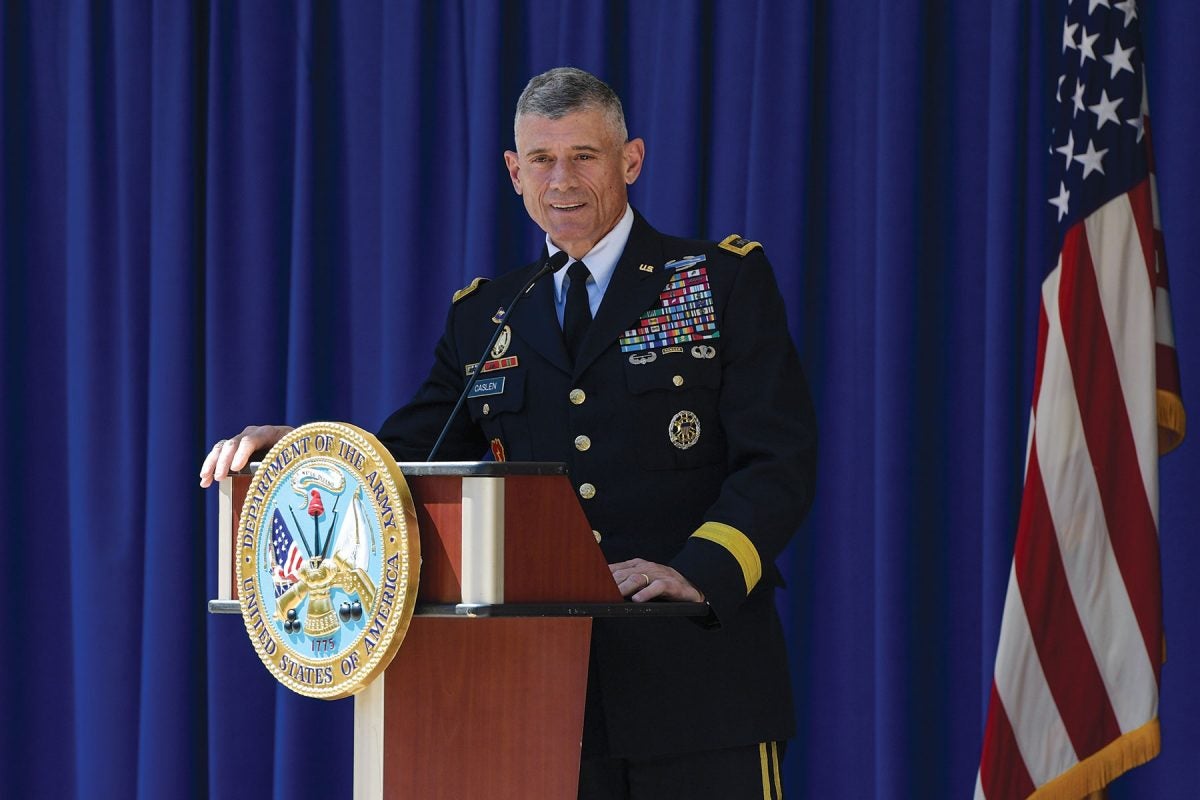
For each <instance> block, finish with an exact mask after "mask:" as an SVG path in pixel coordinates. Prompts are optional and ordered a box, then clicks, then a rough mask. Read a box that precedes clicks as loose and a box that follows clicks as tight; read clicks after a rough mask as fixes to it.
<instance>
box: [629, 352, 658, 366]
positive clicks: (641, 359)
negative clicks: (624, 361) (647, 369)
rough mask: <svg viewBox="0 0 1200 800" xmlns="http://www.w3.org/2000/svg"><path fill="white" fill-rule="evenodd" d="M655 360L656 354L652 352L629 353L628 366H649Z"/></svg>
mask: <svg viewBox="0 0 1200 800" xmlns="http://www.w3.org/2000/svg"><path fill="white" fill-rule="evenodd" d="M656 358H658V353H656V352H654V351H653V350H642V351H639V352H637V353H630V354H629V363H630V364H649V363H650V362H652V361H654V360H655V359H656Z"/></svg>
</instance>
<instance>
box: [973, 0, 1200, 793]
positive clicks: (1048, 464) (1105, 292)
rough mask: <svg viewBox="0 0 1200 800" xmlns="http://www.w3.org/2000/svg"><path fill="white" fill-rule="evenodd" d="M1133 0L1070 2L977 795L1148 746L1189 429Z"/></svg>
mask: <svg viewBox="0 0 1200 800" xmlns="http://www.w3.org/2000/svg"><path fill="white" fill-rule="evenodd" d="M1145 85H1146V84H1145V77H1144V72H1143V68H1142V56H1141V33H1140V29H1139V23H1138V9H1137V4H1136V3H1135V2H1134V0H1124V1H1123V2H1112V1H1111V0H1069V2H1068V3H1067V8H1066V15H1065V19H1064V21H1063V28H1062V70H1061V73H1060V75H1059V76H1058V80H1057V91H1056V99H1057V101H1058V105H1057V106H1056V112H1055V123H1054V128H1053V131H1052V134H1051V138H1052V141H1051V144H1050V157H1051V159H1052V165H1053V167H1052V173H1053V188H1052V191H1051V193H1050V194H1051V196H1050V198H1049V204H1050V206H1049V210H1050V211H1051V213H1052V214H1053V215H1054V218H1055V220H1056V221H1057V224H1058V228H1057V233H1058V237H1059V238H1058V241H1059V244H1060V248H1059V257H1058V262H1057V264H1056V265H1055V267H1054V269H1053V270H1052V271H1051V272H1050V274H1049V276H1048V277H1047V278H1046V279H1045V281H1044V282H1043V284H1042V307H1041V314H1040V320H1039V327H1038V354H1037V367H1036V374H1035V378H1034V390H1033V403H1032V409H1031V413H1030V423H1029V438H1028V442H1027V451H1026V465H1025V486H1024V492H1023V497H1022V502H1021V514H1020V522H1019V527H1018V530H1017V541H1016V548H1015V553H1014V556H1013V561H1012V568H1011V571H1010V573H1009V583H1008V594H1007V597H1006V599H1005V604H1004V618H1003V621H1002V623H1001V629H1000V643H999V648H998V651H997V654H996V666H995V671H994V673H993V681H992V688H991V698H990V703H989V710H988V718H987V723H986V726H985V730H984V741H983V754H982V757H981V759H980V766H979V773H978V777H977V780H976V785H975V797H976V798H987V800H1006V799H1007V798H1024V797H1029V796H1031V795H1034V796H1036V797H1038V798H1059V797H1061V798H1080V797H1084V796H1086V795H1087V794H1089V793H1091V792H1094V791H1097V790H1099V789H1101V788H1103V787H1104V786H1106V785H1107V784H1108V783H1109V782H1110V781H1111V780H1112V779H1114V778H1115V777H1117V776H1118V775H1120V774H1121V773H1123V772H1125V771H1126V770H1128V769H1131V768H1133V767H1135V766H1137V765H1139V764H1142V763H1144V762H1146V761H1148V760H1150V759H1151V758H1153V757H1154V756H1156V755H1157V754H1158V751H1159V747H1160V735H1159V726H1158V687H1159V677H1160V670H1161V665H1162V661H1163V631H1162V588H1161V582H1160V573H1159V547H1158V457H1159V455H1160V454H1161V453H1163V452H1166V451H1167V450H1169V449H1171V448H1173V447H1174V446H1176V445H1177V444H1179V442H1180V441H1181V440H1182V438H1183V433H1184V421H1185V420H1184V409H1183V402H1182V399H1181V394H1180V386H1179V368H1178V362H1177V359H1176V355H1175V342H1174V336H1173V333H1172V325H1171V313H1170V306H1169V296H1168V287H1167V268H1166V260H1165V255H1164V250H1163V240H1162V233H1161V230H1160V224H1159V218H1158V201H1157V194H1156V190H1155V182H1154V163H1153V160H1152V158H1151V152H1150V123H1149V117H1148V115H1147V105H1146V92H1145Z"/></svg>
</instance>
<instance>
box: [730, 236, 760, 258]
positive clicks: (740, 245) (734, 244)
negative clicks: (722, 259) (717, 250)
mask: <svg viewBox="0 0 1200 800" xmlns="http://www.w3.org/2000/svg"><path fill="white" fill-rule="evenodd" d="M720 247H721V249H722V250H728V251H729V252H731V253H737V254H738V255H739V256H744V255H747V254H748V253H749V252H750V251H751V250H753V249H754V248H756V247H757V248H759V249H762V245H761V244H759V243H758V242H752V241H750V240H749V239H743V238H742V237H741V235H740V234H737V233H731V234H729V235H728V236H726V237H725V238H724V239H723V240H721V244H720Z"/></svg>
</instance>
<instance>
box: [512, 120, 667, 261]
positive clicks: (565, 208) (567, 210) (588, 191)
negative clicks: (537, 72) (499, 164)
mask: <svg viewBox="0 0 1200 800" xmlns="http://www.w3.org/2000/svg"><path fill="white" fill-rule="evenodd" d="M645 152H646V150H645V143H644V142H643V141H642V140H641V139H633V140H632V141H629V142H621V141H618V137H617V134H615V133H614V132H613V130H612V126H611V125H610V124H609V123H608V120H607V119H606V118H605V116H604V114H603V113H602V112H600V111H593V110H586V111H577V112H575V113H573V114H568V115H566V116H564V117H562V118H561V119H548V118H546V117H538V116H534V115H532V114H526V115H523V116H522V117H521V119H520V121H519V122H518V123H517V152H515V153H514V152H513V151H511V150H509V151H507V152H505V154H504V162H505V163H506V164H507V165H508V175H509V177H510V178H512V184H513V189H515V190H516V192H517V194H519V195H521V198H522V199H523V200H524V201H525V210H526V211H528V212H529V216H530V217H531V218H532V219H533V221H534V222H536V223H537V224H538V226H539V227H540V228H541V229H542V230H544V231H545V232H546V233H547V234H549V235H550V241H552V242H554V244H555V245H557V246H558V247H560V248H562V249H563V250H566V251H567V253H568V254H569V255H570V256H571V257H572V258H582V257H583V256H584V255H586V254H587V252H588V251H589V250H591V249H592V246H593V245H595V244H596V242H598V241H600V240H601V239H603V238H604V235H605V234H607V233H608V232H609V231H610V230H612V229H613V226H614V225H616V224H617V222H618V221H620V219H621V217H622V216H623V215H624V214H625V205H626V203H627V198H628V193H627V189H626V187H627V186H629V185H630V184H632V183H633V182H634V181H636V180H637V177H638V175H639V174H640V173H641V171H642V159H643V157H644V156H645Z"/></svg>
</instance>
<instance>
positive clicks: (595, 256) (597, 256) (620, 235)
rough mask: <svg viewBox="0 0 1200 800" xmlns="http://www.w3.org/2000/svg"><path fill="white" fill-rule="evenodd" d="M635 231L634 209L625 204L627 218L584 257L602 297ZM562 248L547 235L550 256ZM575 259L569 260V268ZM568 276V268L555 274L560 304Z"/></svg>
mask: <svg viewBox="0 0 1200 800" xmlns="http://www.w3.org/2000/svg"><path fill="white" fill-rule="evenodd" d="M632 230H633V208H632V207H630V205H629V204H628V203H626V204H625V216H623V217H621V221H620V222H618V223H617V224H616V225H615V226H613V229H612V230H611V231H609V232H608V233H607V234H605V236H604V238H603V239H601V240H600V241H598V242H596V245H595V246H594V247H593V248H592V249H591V250H589V251H588V252H587V254H586V255H584V257H583V259H582V260H583V263H585V264H587V268H588V272H590V273H592V280H594V281H595V282H596V288H597V289H599V290H600V295H601V296H603V295H604V290H605V289H607V288H608V282H609V281H610V280H612V276H613V273H614V272H616V270H617V262H618V261H619V260H620V259H621V253H623V252H625V244H626V243H627V242H628V241H629V232H630V231H632ZM561 249H562V248H560V247H556V246H555V245H554V243H553V242H551V241H550V235H549V234H547V235H546V250H547V251H548V252H549V255H551V256H553V255H554V254H555V253H557V252H559V250H561ZM572 261H574V259H568V262H567V263H568V266H569V265H570V263H571V262H572ZM566 275H567V270H566V268H563V269H560V270H559V271H558V272H555V273H554V297H555V300H556V301H557V302H559V303H562V302H563V279H564V278H565V277H566Z"/></svg>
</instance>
